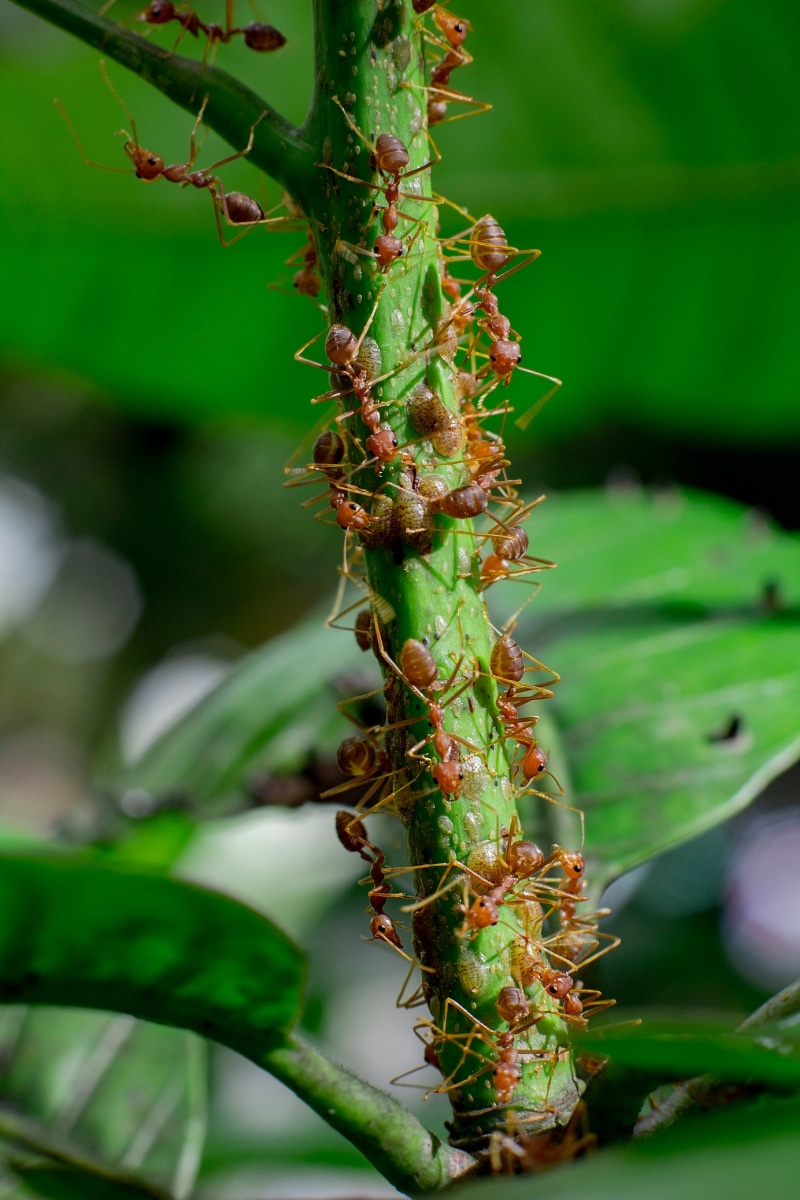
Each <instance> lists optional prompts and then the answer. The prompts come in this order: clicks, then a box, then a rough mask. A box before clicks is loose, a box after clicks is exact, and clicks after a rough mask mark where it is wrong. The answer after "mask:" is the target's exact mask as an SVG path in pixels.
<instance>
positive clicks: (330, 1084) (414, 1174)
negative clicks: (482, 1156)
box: [262, 1038, 477, 1192]
mask: <svg viewBox="0 0 800 1200" xmlns="http://www.w3.org/2000/svg"><path fill="white" fill-rule="evenodd" d="M262 1066H264V1067H265V1068H266V1070H268V1071H269V1072H270V1074H272V1075H274V1076H275V1078H276V1079H280V1081H281V1083H284V1084H286V1086H287V1087H289V1088H291V1089H292V1091H293V1092H295V1093H296V1094H297V1095H298V1096H299V1097H300V1098H301V1100H303V1101H304V1102H305V1103H306V1104H308V1105H309V1106H310V1107H311V1108H313V1109H314V1111H315V1112H317V1113H319V1115H320V1116H321V1117H322V1118H323V1119H324V1120H325V1121H327V1122H328V1124H329V1125H331V1126H332V1127H333V1128H334V1129H336V1130H338V1132H339V1133H341V1134H343V1135H344V1136H345V1137H346V1138H348V1139H349V1140H350V1141H351V1142H352V1143H353V1145H354V1146H357V1147H358V1149H359V1150H361V1151H362V1153H363V1154H364V1156H365V1157H366V1158H368V1159H369V1161H370V1162H371V1163H372V1164H373V1166H374V1167H376V1168H377V1169H378V1170H379V1171H380V1172H381V1173H382V1174H383V1175H384V1176H385V1177H386V1178H387V1179H388V1180H389V1181H390V1182H391V1183H393V1184H394V1186H395V1187H396V1188H399V1189H400V1190H401V1191H410V1192H433V1191H438V1190H440V1189H441V1188H444V1187H447V1186H448V1185H449V1184H451V1183H453V1182H455V1181H456V1180H457V1179H461V1178H463V1177H464V1176H466V1175H469V1174H471V1173H472V1172H474V1171H475V1169H476V1167H477V1163H476V1161H475V1159H474V1158H473V1157H472V1156H471V1155H469V1154H466V1153H464V1151H462V1150H454V1149H452V1148H451V1147H450V1146H447V1145H445V1144H444V1143H443V1142H441V1141H440V1140H439V1138H437V1137H436V1136H435V1135H434V1134H432V1133H429V1132H428V1130H427V1129H425V1128H424V1126H422V1125H421V1124H420V1123H419V1121H418V1120H417V1119H416V1117H413V1116H412V1115H411V1114H410V1113H409V1112H407V1111H406V1109H405V1108H403V1106H402V1105H400V1104H398V1102H397V1101H396V1100H395V1099H394V1098H393V1097H392V1096H388V1095H387V1094H386V1093H385V1092H381V1091H378V1090H377V1089H376V1088H374V1087H372V1086H370V1084H367V1083H364V1081H363V1080H361V1079H359V1078H358V1077H357V1076H356V1075H353V1074H352V1073H351V1072H350V1071H348V1070H347V1069H346V1068H345V1067H342V1066H340V1065H339V1064H338V1063H334V1062H331V1061H330V1060H329V1059H327V1058H324V1057H323V1056H322V1055H321V1054H319V1053H318V1052H317V1051H316V1050H313V1049H312V1048H311V1047H310V1046H306V1045H303V1044H302V1043H300V1042H299V1041H298V1040H297V1039H295V1038H293V1039H292V1040H291V1041H290V1043H289V1044H288V1045H287V1046H281V1047H278V1048H276V1049H274V1050H270V1051H268V1052H267V1053H266V1054H265V1055H264V1056H263V1059H262Z"/></svg>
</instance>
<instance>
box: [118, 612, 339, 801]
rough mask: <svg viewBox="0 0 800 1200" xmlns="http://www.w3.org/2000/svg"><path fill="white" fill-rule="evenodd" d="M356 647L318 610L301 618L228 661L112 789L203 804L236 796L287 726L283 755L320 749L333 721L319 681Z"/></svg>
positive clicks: (266, 761)
mask: <svg viewBox="0 0 800 1200" xmlns="http://www.w3.org/2000/svg"><path fill="white" fill-rule="evenodd" d="M360 654H361V652H360V651H359V650H358V648H357V647H356V645H355V641H354V640H353V638H352V636H350V637H348V636H347V635H345V634H343V633H339V635H338V636H336V634H335V633H333V632H332V631H331V630H330V629H328V628H326V627H325V626H324V624H323V621H322V619H321V618H319V617H313V618H311V619H310V620H308V621H305V622H304V623H303V624H302V625H300V626H298V627H297V628H296V629H295V630H294V631H293V632H291V633H289V634H285V635H283V636H282V637H279V638H275V639H274V640H273V641H270V642H268V643H267V644H266V645H265V646H264V647H263V648H262V649H260V650H257V651H255V652H254V653H253V654H249V655H248V656H247V657H246V658H244V659H243V660H242V661H241V662H240V663H238V664H237V665H236V666H235V667H233V668H232V669H231V671H230V672H229V674H228V675H226V676H225V678H224V679H223V680H222V682H221V683H220V684H219V685H218V686H217V687H216V688H214V690H213V691H212V692H211V693H210V694H209V695H208V696H206V697H205V698H204V699H203V700H202V701H201V702H200V703H199V704H198V705H197V706H196V707H195V708H193V709H192V710H191V711H190V712H189V713H187V714H186V716H185V717H183V718H182V719H181V720H180V721H178V722H177V724H176V725H174V726H172V727H171V728H170V729H168V730H167V731H166V732H165V733H164V734H162V736H161V737H160V738H159V739H158V740H157V741H156V742H155V743H154V744H153V745H152V746H151V747H150V748H149V749H148V750H147V751H146V752H145V754H144V755H143V756H142V758H141V759H139V760H138V761H137V762H136V763H134V764H132V765H131V766H129V767H126V768H124V769H123V770H122V771H120V772H119V773H118V775H117V777H116V779H115V785H114V786H115V790H116V789H123V790H125V789H135V790H136V791H137V792H144V793H146V794H147V795H150V796H156V797H165V796H170V795H176V794H177V795H180V796H185V797H188V798H189V799H190V800H191V801H192V802H193V803H194V804H197V805H199V806H201V807H203V808H208V807H209V806H213V805H215V804H218V805H221V804H222V803H223V802H225V801H227V802H228V805H229V806H230V802H231V801H234V802H240V801H241V797H242V795H243V792H244V788H245V785H246V782H247V779H248V778H249V776H250V775H251V774H252V773H253V772H254V771H256V770H257V769H265V768H266V767H268V766H270V765H272V764H273V763H274V761H275V755H274V751H275V749H276V744H278V743H279V739H280V738H281V737H282V735H284V734H285V733H286V731H287V730H290V729H291V737H290V738H289V745H288V747H287V746H285V745H284V746H283V748H282V757H283V760H284V761H286V759H287V758H288V759H289V761H291V760H292V757H293V758H294V760H295V763H296V764H298V765H299V764H300V763H302V762H303V761H304V759H305V757H306V756H307V753H308V751H309V750H310V748H312V747H314V748H316V749H317V750H319V749H320V746H321V741H322V740H323V739H322V737H321V732H322V731H324V730H325V729H326V727H327V726H329V725H330V724H331V723H333V724H335V721H336V710H335V705H334V703H333V696H334V693H333V689H332V688H331V689H330V693H329V694H326V686H325V685H326V683H329V682H330V681H332V680H333V679H334V678H335V676H336V675H337V674H338V673H339V672H341V671H344V670H347V669H348V668H352V667H357V666H358V665H359V655H360ZM331 710H333V713H332V712H331ZM271 755H272V757H271Z"/></svg>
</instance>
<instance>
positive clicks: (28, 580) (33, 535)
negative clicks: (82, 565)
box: [0, 479, 64, 633]
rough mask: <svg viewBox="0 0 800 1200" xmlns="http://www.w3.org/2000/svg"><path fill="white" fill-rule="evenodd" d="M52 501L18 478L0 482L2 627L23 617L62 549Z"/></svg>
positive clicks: (53, 569)
mask: <svg viewBox="0 0 800 1200" xmlns="http://www.w3.org/2000/svg"><path fill="white" fill-rule="evenodd" d="M55 525H56V520H55V516H54V510H53V508H52V506H51V505H49V504H48V503H47V501H46V500H45V499H44V498H43V497H42V496H41V495H40V494H39V493H38V492H37V491H35V490H34V489H33V488H31V487H28V485H27V484H24V483H21V482H20V481H19V480H18V479H4V480H2V482H0V633H5V632H6V631H7V630H8V629H10V628H12V627H13V626H14V625H16V624H17V623H18V622H19V621H21V620H23V619H24V618H25V617H27V616H28V614H29V613H30V612H31V611H32V610H33V608H34V607H35V606H36V604H38V602H39V600H40V599H41V597H42V595H43V594H44V592H45V591H46V590H47V588H48V587H49V585H50V584H51V583H52V581H53V578H54V577H55V574H56V572H57V571H58V568H59V565H60V563H61V560H62V558H63V555H64V549H63V546H62V545H61V544H60V543H59V541H58V539H57V535H56V529H55Z"/></svg>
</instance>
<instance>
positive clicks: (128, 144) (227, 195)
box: [53, 59, 292, 247]
mask: <svg viewBox="0 0 800 1200" xmlns="http://www.w3.org/2000/svg"><path fill="white" fill-rule="evenodd" d="M100 70H101V71H102V73H103V77H104V79H105V81H106V84H107V85H108V88H109V91H110V92H111V94H112V96H113V97H114V99H115V100H116V101H117V103H118V104H119V106H120V107H121V108H122V110H123V112H124V113H125V115H126V116H127V118H128V120H129V121H130V125H131V129H132V130H133V134H132V135H131V134H130V133H128V132H127V130H125V129H119V130H117V134H118V136H121V137H124V138H125V139H126V141H125V145H124V147H123V149H124V150H125V153H126V154H127V156H128V158H129V159H130V160H131V162H132V163H133V168H132V169H133V172H134V174H135V175H136V177H137V179H141V180H143V181H144V182H145V183H153V182H154V181H155V180H156V179H162V178H163V179H166V180H167V182H168V183H177V184H179V185H180V186H181V187H188V186H189V185H190V184H191V185H192V187H196V188H198V189H203V188H205V189H206V190H207V191H208V193H209V195H210V196H211V199H212V200H213V202H214V215H215V217H216V221H217V231H218V233H219V240H220V242H221V244H222V245H223V246H226V247H227V246H232V245H233V244H234V243H235V242H238V241H239V239H240V238H242V237H244V235H245V233H248V232H249V231H250V229H252V227H253V226H254V225H276V224H286V222H287V221H288V220H292V218H287V217H266V216H265V215H264V211H263V209H262V208H261V205H260V204H259V203H258V201H257V200H254V199H253V198H252V196H247V195H245V194H244V192H226V191H225V189H224V188H223V186H222V181H221V180H220V179H219V178H218V177H217V176H216V175H212V174H211V172H212V171H216V170H217V169H218V168H219V167H223V166H225V165H226V164H227V163H230V162H234V161H235V160H236V159H237V158H244V157H245V155H247V154H249V153H250V151H251V149H252V147H253V139H254V137H255V131H256V126H257V125H258V123H259V121H261V120H263V118H264V117H265V116H266V115H267V114H266V110H265V111H264V112H263V113H262V114H261V116H260V117H259V118H258V120H257V121H256V122H255V123H254V124H253V126H252V128H251V130H250V137H249V140H248V142H247V145H246V146H245V148H244V149H243V150H239V151H238V152H237V153H236V154H229V155H227V156H226V157H225V158H220V159H219V160H218V161H217V162H215V163H212V164H211V166H210V167H206V168H205V170H202V171H195V170H192V168H193V166H194V160H195V159H196V157H197V154H198V151H199V146H198V145H197V130H198V129H199V127H200V123H201V122H202V119H203V114H204V112H205V110H206V106H207V105H208V100H209V97H208V96H206V97H205V99H204V100H203V103H202V105H201V107H200V111H199V113H198V114H197V119H196V120H195V123H194V126H193V127H192V132H191V135H190V139H189V161H188V162H185V163H175V164H173V165H172V166H165V165H164V160H163V158H161V157H160V156H159V155H158V154H154V153H153V151H152V150H146V149H145V147H144V146H142V145H140V143H139V135H138V133H137V131H136V122H135V121H134V119H133V115H132V113H131V112H130V110H129V109H128V108H127V106H126V105H125V103H124V101H123V100H122V98H121V96H120V95H119V93H118V92H117V91H116V89H115V88H114V85H113V84H112V82H111V80H110V79H109V77H108V72H107V71H106V66H105V63H104V62H103V60H102V59H101V60H100ZM53 103H54V104H55V105H56V107H57V108H58V110H59V112H60V113H61V115H62V117H63V118H64V120H65V121H66V123H67V125H68V126H69V129H70V131H71V133H72V136H73V138H74V139H75V144H76V145H77V147H78V151H79V153H80V155H81V158H82V159H83V161H84V162H85V163H86V165H87V166H89V167H99V168H100V169H101V170H103V171H115V172H117V173H119V174H128V172H129V170H130V168H125V167H109V166H106V165H105V164H104V163H96V162H93V161H92V160H91V159H90V158H88V157H87V156H86V153H85V151H84V149H83V145H82V144H81V140H80V138H79V137H78V134H77V132H76V130H75V126H74V125H73V124H72V121H71V120H70V118H69V116H68V115H67V113H66V110H65V109H64V107H63V105H62V104H61V102H60V101H59V100H54V101H53ZM220 213H221V214H222V216H224V218H225V220H226V221H227V223H228V224H229V225H232V226H242V225H245V226H247V228H246V229H244V230H242V232H240V233H238V234H237V235H236V237H234V238H231V240H230V241H228V242H226V241H225V238H224V235H223V232H222V222H221V220H220Z"/></svg>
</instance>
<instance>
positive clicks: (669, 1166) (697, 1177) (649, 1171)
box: [459, 1100, 800, 1200]
mask: <svg viewBox="0 0 800 1200" xmlns="http://www.w3.org/2000/svg"><path fill="white" fill-rule="evenodd" d="M798 1119H800V1109H798V1106H797V1103H796V1102H795V1101H776V1100H771V1101H769V1102H768V1103H762V1104H761V1105H759V1106H756V1107H750V1108H748V1110H747V1111H745V1112H740V1111H730V1112H728V1111H723V1112H717V1113H711V1114H706V1115H704V1116H703V1118H702V1120H698V1121H692V1122H686V1123H684V1124H682V1125H680V1126H678V1127H676V1128H674V1129H670V1130H668V1131H666V1132H665V1133H663V1134H660V1135H659V1136H658V1137H653V1138H647V1139H644V1138H643V1139H640V1140H638V1141H634V1142H633V1143H632V1144H630V1145H628V1146H626V1147H624V1148H622V1147H619V1148H618V1147H614V1148H613V1149H609V1150H605V1151H600V1153H598V1154H596V1155H591V1154H590V1155H588V1156H587V1157H586V1158H585V1159H584V1160H583V1161H581V1162H576V1163H573V1164H571V1165H567V1166H565V1167H564V1169H562V1170H559V1171H552V1172H547V1174H545V1175H543V1176H539V1177H534V1178H531V1177H530V1176H528V1177H525V1178H517V1179H497V1178H494V1179H491V1180H488V1179H487V1180H481V1181H478V1182H475V1183H467V1184H465V1185H464V1186H463V1187H462V1188H460V1189H459V1194H460V1195H461V1196H462V1197H463V1200H481V1197H482V1196H486V1197H487V1200H488V1198H489V1197H491V1200H575V1198H576V1197H587V1200H588V1198H589V1197H591V1200H642V1198H643V1197H647V1200H675V1197H676V1196H691V1197H695V1196H724V1197H725V1200H752V1198H753V1196H758V1195H760V1194H761V1193H762V1192H763V1191H764V1189H765V1187H768V1188H769V1190H770V1192H771V1193H773V1192H774V1194H775V1195H787V1196H790V1195H793V1194H794V1193H795V1191H796V1190H797V1180H798V1178H799V1177H800V1139H798V1137H797V1122H798ZM545 1161H547V1160H545ZM557 1161H558V1159H557V1158H556V1159H555V1160H553V1159H550V1163H551V1164H553V1163H554V1162H557Z"/></svg>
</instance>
